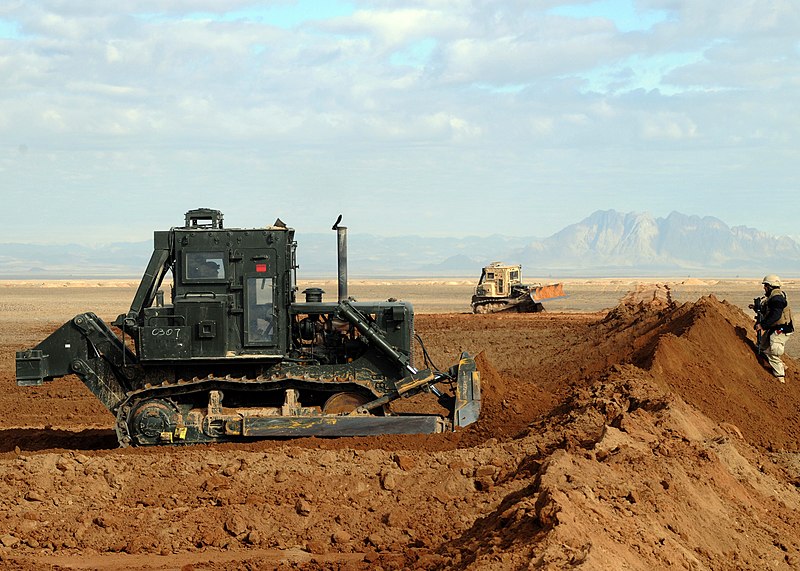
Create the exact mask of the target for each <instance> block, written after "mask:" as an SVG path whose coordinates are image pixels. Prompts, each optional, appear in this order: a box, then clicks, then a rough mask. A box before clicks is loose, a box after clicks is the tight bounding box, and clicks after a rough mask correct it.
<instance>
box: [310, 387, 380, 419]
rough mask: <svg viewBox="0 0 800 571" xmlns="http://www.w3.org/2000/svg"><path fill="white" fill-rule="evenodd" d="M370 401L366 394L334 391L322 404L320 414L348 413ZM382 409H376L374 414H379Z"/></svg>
mask: <svg viewBox="0 0 800 571" xmlns="http://www.w3.org/2000/svg"><path fill="white" fill-rule="evenodd" d="M370 401H372V399H371V398H369V397H367V396H366V395H362V394H359V393H352V392H343V393H336V394H334V395H331V396H330V397H329V398H328V400H326V401H325V404H324V405H323V406H322V414H350V413H351V412H353V411H354V410H355V409H357V408H358V407H360V406H362V405H365V404H367V403H368V402H370ZM382 412H383V409H382V408H381V409H380V410H376V411H375V413H376V414H381V413H382Z"/></svg>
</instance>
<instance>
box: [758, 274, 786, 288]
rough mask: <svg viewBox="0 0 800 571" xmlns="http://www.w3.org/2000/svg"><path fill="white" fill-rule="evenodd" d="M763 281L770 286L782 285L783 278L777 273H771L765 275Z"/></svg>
mask: <svg viewBox="0 0 800 571" xmlns="http://www.w3.org/2000/svg"><path fill="white" fill-rule="evenodd" d="M761 283H762V284H764V285H768V286H769V287H781V278H779V277H778V276H776V275H775V274H769V275H766V276H764V279H763V280H761Z"/></svg>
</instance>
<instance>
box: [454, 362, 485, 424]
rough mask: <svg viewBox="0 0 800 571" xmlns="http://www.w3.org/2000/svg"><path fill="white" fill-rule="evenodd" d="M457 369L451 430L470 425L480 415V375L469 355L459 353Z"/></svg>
mask: <svg viewBox="0 0 800 571" xmlns="http://www.w3.org/2000/svg"><path fill="white" fill-rule="evenodd" d="M457 369H458V371H457V379H456V385H457V386H456V396H455V405H454V407H453V428H455V427H457V426H460V427H464V426H468V425H470V424H472V423H473V422H475V421H476V420H478V416H479V415H480V413H481V374H480V371H478V368H477V366H476V365H475V359H473V358H472V357H470V355H469V353H466V352H464V353H461V359H460V360H459V362H458V365H457Z"/></svg>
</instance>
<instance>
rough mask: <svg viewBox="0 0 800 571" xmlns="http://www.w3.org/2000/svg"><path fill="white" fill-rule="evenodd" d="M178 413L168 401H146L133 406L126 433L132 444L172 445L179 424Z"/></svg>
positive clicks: (179, 417)
mask: <svg viewBox="0 0 800 571" xmlns="http://www.w3.org/2000/svg"><path fill="white" fill-rule="evenodd" d="M180 421H181V416H180V411H178V409H177V407H176V406H175V405H174V404H173V403H172V402H170V401H168V400H164V399H148V400H144V401H141V402H139V403H137V404H136V405H134V408H133V410H132V412H131V413H130V415H129V417H128V432H129V436H130V438H131V439H132V441H133V443H135V444H138V445H140V446H142V445H150V444H172V443H173V441H174V437H175V434H176V429H177V428H178V426H179V425H180V424H181V422H180Z"/></svg>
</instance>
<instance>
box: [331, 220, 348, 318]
mask: <svg viewBox="0 0 800 571" xmlns="http://www.w3.org/2000/svg"><path fill="white" fill-rule="evenodd" d="M341 221H342V215H341V214H340V215H339V218H337V219H336V222H334V224H333V228H331V230H336V254H337V257H338V261H339V263H338V269H337V273H338V276H339V303H341V302H343V301H344V300H346V299H347V226H339V222H341Z"/></svg>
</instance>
